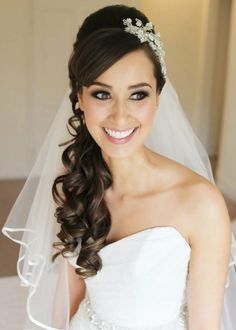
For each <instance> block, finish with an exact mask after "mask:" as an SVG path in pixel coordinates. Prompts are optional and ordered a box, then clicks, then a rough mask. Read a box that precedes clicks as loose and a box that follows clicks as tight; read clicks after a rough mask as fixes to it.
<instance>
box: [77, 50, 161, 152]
mask: <svg viewBox="0 0 236 330" xmlns="http://www.w3.org/2000/svg"><path fill="white" fill-rule="evenodd" d="M78 100H79V105H80V108H81V110H82V111H83V112H84V117H85V123H86V126H87V128H88V131H89V132H90V134H91V135H92V137H93V139H94V140H95V141H96V143H97V144H98V145H99V146H100V148H101V151H102V153H105V155H106V156H108V157H112V158H121V157H127V156H129V155H130V154H131V153H133V152H135V151H137V150H138V148H140V147H142V146H143V143H144V141H145V139H146V137H147V135H148V133H149V130H150V129H151V126H152V121H153V116H154V114H155V111H156V109H157V105H158V100H159V95H158V94H157V91H156V79H155V76H154V68H153V64H152V62H151V60H150V59H149V58H148V56H147V55H146V53H145V52H144V51H143V50H137V51H134V52H131V53H129V54H127V55H125V56H124V57H122V58H121V59H120V60H119V61H117V62H116V63H115V64H114V65H112V66H111V67H110V68H109V69H108V70H107V71H105V72H104V73H103V74H101V75H100V76H99V77H98V78H97V79H96V80H95V81H94V82H93V84H92V85H90V86H89V87H85V86H83V90H82V92H81V94H78Z"/></svg>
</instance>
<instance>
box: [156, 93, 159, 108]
mask: <svg viewBox="0 0 236 330" xmlns="http://www.w3.org/2000/svg"><path fill="white" fill-rule="evenodd" d="M159 103H160V94H159V93H157V94H156V106H157V108H158V107H159Z"/></svg>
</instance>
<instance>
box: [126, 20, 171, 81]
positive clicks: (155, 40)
mask: <svg viewBox="0 0 236 330" xmlns="http://www.w3.org/2000/svg"><path fill="white" fill-rule="evenodd" d="M135 20H136V25H133V24H132V19H131V18H126V19H123V23H124V25H126V28H125V31H126V32H129V33H131V34H134V35H136V36H137V37H138V38H139V39H140V41H141V43H143V42H145V41H147V42H148V43H149V45H150V47H151V48H152V49H153V50H154V52H155V53H156V55H157V56H158V58H159V61H160V64H161V68H162V73H163V75H164V77H165V79H166V77H167V70H166V64H165V60H164V57H165V51H164V45H163V42H162V41H161V39H160V32H158V33H153V31H152V30H153V24H152V22H148V23H146V25H145V26H144V25H143V23H142V21H141V20H140V19H138V18H135Z"/></svg>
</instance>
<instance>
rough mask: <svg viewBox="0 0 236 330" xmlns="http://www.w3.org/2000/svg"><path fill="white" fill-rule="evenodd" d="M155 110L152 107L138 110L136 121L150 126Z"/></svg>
mask: <svg viewBox="0 0 236 330" xmlns="http://www.w3.org/2000/svg"><path fill="white" fill-rule="evenodd" d="M155 111H156V108H155V107H154V106H152V107H150V106H147V107H144V108H142V109H140V111H139V113H138V119H139V121H140V123H141V124H150V123H152V120H153V117H154V115H155Z"/></svg>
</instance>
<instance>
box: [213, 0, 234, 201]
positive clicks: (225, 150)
mask: <svg viewBox="0 0 236 330" xmlns="http://www.w3.org/2000/svg"><path fill="white" fill-rule="evenodd" d="M226 87H227V88H226V95H225V103H224V114H223V125H222V132H221V143H220V157H219V163H218V168H217V183H218V185H219V186H220V187H221V189H222V191H224V192H225V194H227V195H228V196H229V197H231V198H232V199H233V200H236V93H235V88H236V1H235V0H234V1H233V7H232V11H231V26H230V42H229V57H228V70H227V80H226Z"/></svg>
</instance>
